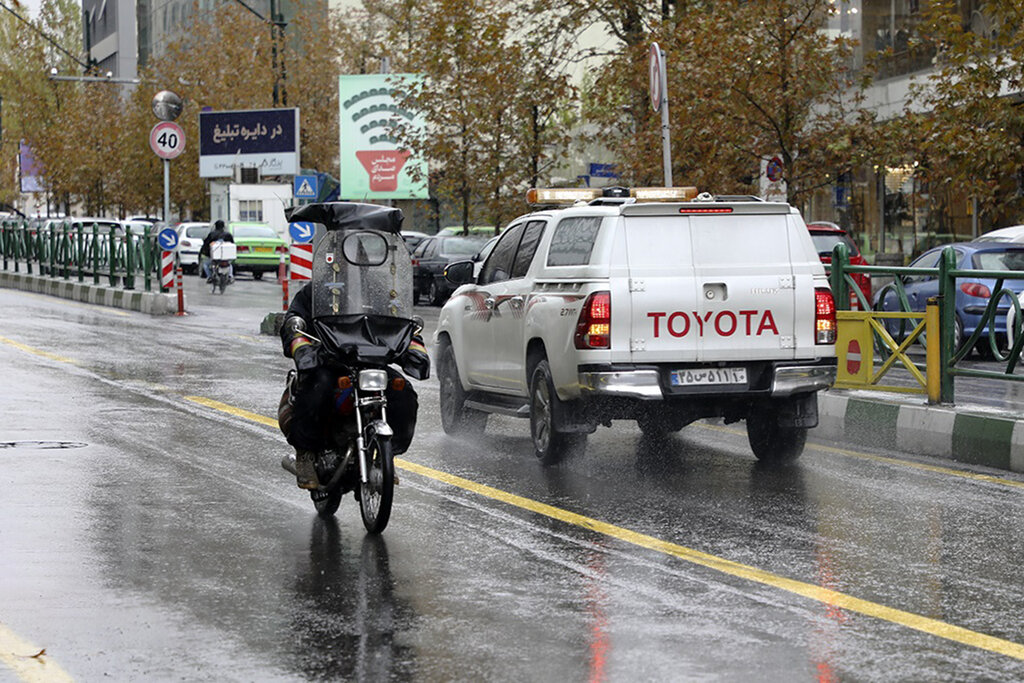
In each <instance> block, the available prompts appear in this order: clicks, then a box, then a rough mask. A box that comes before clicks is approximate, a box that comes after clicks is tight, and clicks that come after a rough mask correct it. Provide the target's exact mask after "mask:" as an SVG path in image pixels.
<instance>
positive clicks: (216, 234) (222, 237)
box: [199, 218, 235, 282]
mask: <svg viewBox="0 0 1024 683" xmlns="http://www.w3.org/2000/svg"><path fill="white" fill-rule="evenodd" d="M214 242H231V243H232V244H234V242H235V237H234V235H232V234H231V233H230V232H228V231H227V229H226V228H225V227H224V221H222V220H220V219H219V218H218V219H217V221H216V222H215V223H214V224H213V230H211V231H210V232H208V233H206V237H205V238H203V246H201V247H200V248H199V258H203V257H204V256H205V257H206V260H204V261H203V272H204V273H206V281H207V282H209V281H210V280H211V279H212V278H213V268H211V267H210V266H211V264H212V263H213V261H212V259H211V258H210V245H211V244H213V243H214ZM234 275H235V273H234V267H231V270H230V271H229V272H228V277H229V278H230V279H234Z"/></svg>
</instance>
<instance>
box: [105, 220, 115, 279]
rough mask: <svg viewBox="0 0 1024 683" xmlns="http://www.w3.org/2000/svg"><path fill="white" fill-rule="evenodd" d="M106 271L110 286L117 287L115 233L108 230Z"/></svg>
mask: <svg viewBox="0 0 1024 683" xmlns="http://www.w3.org/2000/svg"><path fill="white" fill-rule="evenodd" d="M107 269H108V270H109V271H110V286H111V287H116V286H117V274H116V272H117V270H116V269H117V231H116V230H114V228H113V226H111V228H110V239H109V240H108V241H107Z"/></svg>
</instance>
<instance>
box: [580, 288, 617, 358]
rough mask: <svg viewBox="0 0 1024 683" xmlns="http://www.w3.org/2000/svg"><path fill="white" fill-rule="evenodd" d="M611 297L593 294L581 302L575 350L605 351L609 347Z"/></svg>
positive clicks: (608, 293)
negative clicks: (581, 308) (581, 307)
mask: <svg viewBox="0 0 1024 683" xmlns="http://www.w3.org/2000/svg"><path fill="white" fill-rule="evenodd" d="M611 333H612V295H611V292H594V293H593V294H591V295H590V296H588V297H587V300H586V301H585V302H583V310H582V311H580V317H579V320H577V321H576V336H575V339H574V341H575V345H576V348H577V349H607V348H610V347H611Z"/></svg>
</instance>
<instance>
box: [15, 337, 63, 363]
mask: <svg viewBox="0 0 1024 683" xmlns="http://www.w3.org/2000/svg"><path fill="white" fill-rule="evenodd" d="M0 342H3V343H4V344H9V345H11V346H13V347H14V348H16V349H20V350H22V351H24V352H25V353H31V354H34V355H36V356H42V357H43V358H49V359H50V360H55V361H58V362H60V363H70V364H71V365H78V361H77V360H73V359H71V358H65V357H64V356H58V355H57V354H55V353H50V352H49V351H43V350H42V349H36V348H33V347H31V346H26V345H25V344H22V343H21V342H16V341H14V340H13V339H8V338H7V337H0Z"/></svg>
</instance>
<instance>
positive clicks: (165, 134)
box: [149, 121, 185, 159]
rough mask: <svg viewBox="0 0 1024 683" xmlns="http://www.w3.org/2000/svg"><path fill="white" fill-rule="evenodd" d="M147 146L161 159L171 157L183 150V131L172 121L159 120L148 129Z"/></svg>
mask: <svg viewBox="0 0 1024 683" xmlns="http://www.w3.org/2000/svg"><path fill="white" fill-rule="evenodd" d="M149 147H150V149H152V150H153V152H154V153H155V154H156V155H157V156H158V157H160V158H161V159H173V158H174V157H176V156H178V155H179V154H181V153H182V152H184V151H185V131H183V130H182V129H181V126H179V125H178V124H176V123H174V122H173V121H161V122H160V123H158V124H156V125H155V126H153V130H151V131H149Z"/></svg>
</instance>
